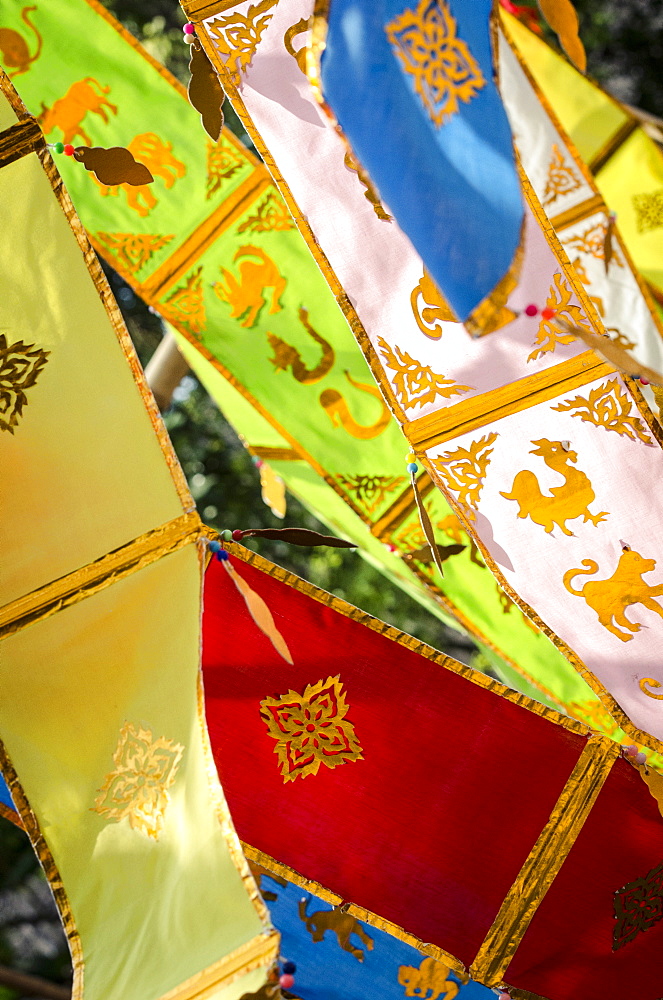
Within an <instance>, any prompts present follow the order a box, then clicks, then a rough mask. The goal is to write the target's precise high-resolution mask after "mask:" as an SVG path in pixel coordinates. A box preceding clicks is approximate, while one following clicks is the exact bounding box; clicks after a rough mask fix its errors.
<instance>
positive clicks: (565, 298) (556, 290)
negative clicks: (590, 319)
mask: <svg viewBox="0 0 663 1000" xmlns="http://www.w3.org/2000/svg"><path fill="white" fill-rule="evenodd" d="M553 280H554V282H555V284H554V285H551V286H550V293H549V295H548V298H547V299H546V306H547V307H548V308H549V309H554V310H555V315H554V316H553V318H552V319H550V320H548V319H542V320H541V322H540V323H539V329H538V332H537V335H536V340H535V341H534V343H535V345H538V346H537V347H536V349H535V350H533V351H532V353H531V354H530V355H529V357H528V358H527V360H528V361H534V360H536V358H542V357H543V355H544V354H548V353H551V352H553V351H554V350H555V348H556V347H557V345H558V344H572V343H573V342H574V341H575V339H576V338H575V337H574V336H573V334H572V333H562V331H561V330H559V329H558V328H557V326H556V325H555V321H556V319H557V318H558V317H561V318H562V319H565V320H566V321H567V323H570V324H571V325H572V326H582V327H584V328H585V329H586V330H587V331H588V332H589V333H591V332H592V330H591V327H590V326H589V324H588V323H587V321H586V320H585V316H584V313H583V311H582V309H581V308H580V306H574V305H571V288H570V286H569V285H568V284H567V283H566V280H565V279H564V277H563V275H562V274H560V273H557V274H555V275H554V278H553Z"/></svg>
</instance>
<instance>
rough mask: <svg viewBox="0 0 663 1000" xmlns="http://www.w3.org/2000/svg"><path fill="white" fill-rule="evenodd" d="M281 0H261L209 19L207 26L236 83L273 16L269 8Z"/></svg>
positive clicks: (248, 63)
mask: <svg viewBox="0 0 663 1000" xmlns="http://www.w3.org/2000/svg"><path fill="white" fill-rule="evenodd" d="M277 2H278V0H262V3H259V4H256V5H254V6H251V7H249V9H248V10H247V12H246V14H240V13H235V14H227V15H225V16H219V17H217V18H216V19H215V20H213V21H208V22H207V27H208V30H209V32H210V35H211V37H212V40H213V41H214V43H215V45H216V48H217V50H218V52H219V53H220V55H221V56H222V58H223V63H224V66H225V67H226V69H227V70H228V73H229V74H230V78H231V80H232V82H233V84H234V85H235V86H236V87H239V85H240V83H241V74H242V73H244V72H245V71H246V70H247V69H248V68H249V66H250V65H251V62H252V60H253V57H254V55H255V52H256V49H257V48H258V45H259V44H260V39H261V38H262V35H263V32H264V30H265V28H266V27H267V25H268V24H269V22H270V21H271V19H272V14H268V13H267V11H268V10H270V9H271V8H272V7H275V6H276V4H277Z"/></svg>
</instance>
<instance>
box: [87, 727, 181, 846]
mask: <svg viewBox="0 0 663 1000" xmlns="http://www.w3.org/2000/svg"><path fill="white" fill-rule="evenodd" d="M183 753H184V747H183V746H182V745H181V744H180V743H175V742H174V740H169V739H167V738H166V737H165V736H160V737H159V738H158V739H154V737H153V736H152V732H151V730H149V729H144V728H143V727H142V726H140V725H138V726H134V725H133V723H131V722H125V723H124V725H123V726H122V729H121V730H120V738H119V740H118V743H117V747H116V749H115V752H114V753H113V763H114V764H115V767H114V769H113V770H112V771H111V773H110V774H108V775H107V776H106V778H105V779H104V783H103V785H102V786H101V788H100V789H99V794H98V795H97V798H96V799H95V801H94V806H93V810H92V811H93V812H96V813H99V815H100V816H103V817H104V818H105V819H108V820H110V821H112V822H115V823H119V822H120V820H122V819H124V818H125V817H126V818H127V819H128V820H129V825H130V826H131V828H132V829H133V830H139V831H140V832H141V833H144V834H145V835H146V836H147V837H152V838H153V839H154V840H158V839H159V835H160V833H161V831H162V830H163V824H164V815H165V812H166V808H167V806H168V803H169V801H170V793H169V791H168V790H169V788H171V786H172V784H173V782H174V781H175V778H176V776H177V770H178V767H179V763H180V760H181V759H182V754H183Z"/></svg>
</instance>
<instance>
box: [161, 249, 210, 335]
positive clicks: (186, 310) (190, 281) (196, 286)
mask: <svg viewBox="0 0 663 1000" xmlns="http://www.w3.org/2000/svg"><path fill="white" fill-rule="evenodd" d="M202 271H203V269H202V265H201V266H200V267H198V268H196V270H195V271H192V272H191V273H190V274H189V276H188V277H187V278H186V280H185V282H184V284H183V285H180V286H179V288H176V289H175V291H174V292H172V293H171V294H170V295H169V296H168V297H167V298H166V299H165V300H164V301H163V302H162V303H161V308H162V309H163V311H164V315H165V316H166V318H169V317H170V318H172V319H173V320H174V321H175V322H178V323H181V324H182V326H184V327H185V329H186V330H188V332H189V333H190V334H191V336H193V337H195V336H197V335H198V334H199V333H202V332H203V330H204V329H205V326H206V325H207V316H206V314H205V297H204V292H203V278H202Z"/></svg>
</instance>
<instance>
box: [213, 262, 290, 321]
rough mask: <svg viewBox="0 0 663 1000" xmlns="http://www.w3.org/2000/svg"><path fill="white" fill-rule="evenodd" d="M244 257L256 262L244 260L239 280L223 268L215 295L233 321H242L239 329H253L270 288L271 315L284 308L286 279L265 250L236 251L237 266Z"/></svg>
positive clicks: (215, 285)
mask: <svg viewBox="0 0 663 1000" xmlns="http://www.w3.org/2000/svg"><path fill="white" fill-rule="evenodd" d="M243 257H248V258H252V257H257V258H258V259H257V261H256V260H251V259H249V260H242V263H241V264H240V265H239V268H238V270H239V280H238V279H237V278H236V277H235V276H234V275H233V273H232V272H231V271H229V270H228V269H227V268H225V267H222V268H221V275H222V280H221V281H217V282H215V284H214V291H215V292H216V294H217V296H218V297H219V298H220V299H221V301H222V302H227V303H228V305H229V306H230V315H231V317H232V319H239V320H240V326H244V327H251V326H254V325H255V323H256V322H257V320H258V317H259V315H260V312H261V310H262V308H263V306H264V305H266V303H267V299H266V295H265V293H266V291H267V289H268V288H271V290H272V295H271V300H272V301H271V304H270V307H269V312H270V314H273V313H277V312H279V311H280V310H281V309H282V308H283V307H282V305H281V302H280V298H281V296H282V295H283V293H284V292H285V286H286V282H285V278H283V277H281V274H280V272H279V269H278V267H277V266H276V264H275V263H274V261H273V260H272V258H271V257H270V256H269V255H268V254H266V253H265V251H264V250H263V249H262V247H256V246H242V247H238V249H237V250H236V251H235V256H234V257H233V260H234V261H235V263H236V262H237V261H238V260H241V259H242V258H243Z"/></svg>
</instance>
